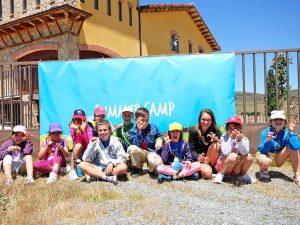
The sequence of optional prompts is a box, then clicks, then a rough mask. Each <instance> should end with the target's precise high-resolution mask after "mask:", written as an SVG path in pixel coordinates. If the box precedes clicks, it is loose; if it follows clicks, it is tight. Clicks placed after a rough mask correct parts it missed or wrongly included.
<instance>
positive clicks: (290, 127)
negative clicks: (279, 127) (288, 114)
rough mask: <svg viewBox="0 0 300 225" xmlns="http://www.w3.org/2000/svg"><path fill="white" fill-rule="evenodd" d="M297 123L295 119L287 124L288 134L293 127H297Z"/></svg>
mask: <svg viewBox="0 0 300 225" xmlns="http://www.w3.org/2000/svg"><path fill="white" fill-rule="evenodd" d="M296 123H297V121H296V120H295V119H290V120H289V123H288V129H289V131H290V132H293V131H294V129H295V127H296V126H297V125H296Z"/></svg>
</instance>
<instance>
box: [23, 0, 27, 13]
mask: <svg viewBox="0 0 300 225" xmlns="http://www.w3.org/2000/svg"><path fill="white" fill-rule="evenodd" d="M26 10H27V0H23V11H26Z"/></svg>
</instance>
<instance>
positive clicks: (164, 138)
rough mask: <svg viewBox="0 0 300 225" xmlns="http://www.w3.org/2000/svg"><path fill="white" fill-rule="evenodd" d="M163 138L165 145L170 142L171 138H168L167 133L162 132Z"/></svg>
mask: <svg viewBox="0 0 300 225" xmlns="http://www.w3.org/2000/svg"><path fill="white" fill-rule="evenodd" d="M163 140H164V142H165V144H166V145H168V144H170V142H171V139H170V137H169V135H168V133H164V134H163Z"/></svg>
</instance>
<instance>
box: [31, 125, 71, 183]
mask: <svg viewBox="0 0 300 225" xmlns="http://www.w3.org/2000/svg"><path fill="white" fill-rule="evenodd" d="M61 134H62V129H61V125H60V124H59V123H53V124H51V125H50V126H49V136H48V137H47V138H46V139H45V140H44V141H43V143H42V145H41V150H40V152H39V154H38V158H39V160H37V161H35V162H34V163H33V168H34V170H35V171H37V172H39V173H42V174H49V178H48V180H47V183H52V182H55V181H56V180H57V178H58V173H59V170H60V168H61V167H66V157H68V156H69V152H68V144H67V142H66V141H65V140H63V139H61V137H60V136H61Z"/></svg>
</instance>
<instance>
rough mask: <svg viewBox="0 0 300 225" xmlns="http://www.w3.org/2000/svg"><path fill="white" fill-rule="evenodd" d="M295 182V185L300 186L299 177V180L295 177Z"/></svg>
mask: <svg viewBox="0 0 300 225" xmlns="http://www.w3.org/2000/svg"><path fill="white" fill-rule="evenodd" d="M293 182H294V183H295V184H297V185H298V186H300V178H299V177H298V178H296V177H294V179H293Z"/></svg>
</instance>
